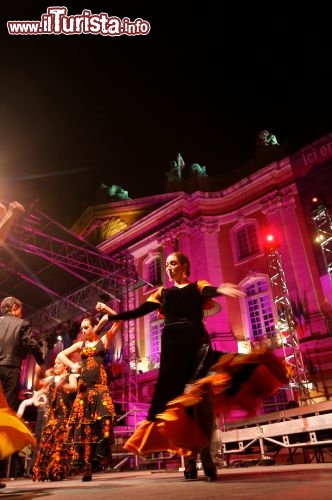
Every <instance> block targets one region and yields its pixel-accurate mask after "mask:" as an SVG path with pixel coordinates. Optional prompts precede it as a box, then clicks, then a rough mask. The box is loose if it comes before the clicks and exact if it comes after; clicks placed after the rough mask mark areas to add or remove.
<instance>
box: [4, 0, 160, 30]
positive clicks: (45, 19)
mask: <svg viewBox="0 0 332 500" xmlns="http://www.w3.org/2000/svg"><path fill="white" fill-rule="evenodd" d="M7 28H8V33H9V34H10V35H85V34H91V35H103V36H121V35H127V36H137V35H148V34H149V33H150V30H151V26H150V23H148V21H144V20H143V19H141V18H137V19H135V20H134V21H131V20H130V19H129V17H124V18H123V19H120V18H119V17H116V16H109V15H108V14H106V13H105V12H102V13H100V14H92V12H91V10H88V9H85V10H83V11H82V14H79V15H74V16H68V9H67V7H48V9H47V12H46V14H43V15H42V16H41V20H40V21H8V22H7Z"/></svg>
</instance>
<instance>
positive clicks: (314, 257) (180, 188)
mask: <svg viewBox="0 0 332 500" xmlns="http://www.w3.org/2000/svg"><path fill="white" fill-rule="evenodd" d="M195 165H196V164H195ZM331 167H332V133H331V134H328V135H327V136H325V137H323V138H321V139H320V140H318V141H316V142H314V143H312V144H310V145H308V146H307V147H305V148H303V149H301V150H299V151H298V152H296V153H293V154H290V155H287V154H286V153H285V151H283V150H282V148H281V147H280V148H279V147H278V145H274V148H273V151H272V153H271V154H269V153H268V152H267V153H266V154H261V155H258V157H257V161H252V162H251V163H248V164H247V165H244V166H243V167H241V169H238V171H236V172H233V173H228V174H227V175H220V176H215V177H210V176H209V175H207V174H206V170H205V167H203V168H204V175H192V176H190V175H188V176H187V177H181V176H180V177H178V178H176V179H173V178H171V177H170V176H168V180H167V182H166V183H165V193H163V194H160V195H157V196H149V197H142V198H138V199H130V198H128V199H124V200H118V201H112V200H111V201H109V202H103V203H101V204H95V205H92V206H90V207H89V208H87V209H86V210H85V212H84V213H83V214H82V215H81V217H80V218H79V219H78V221H77V222H76V223H75V225H74V227H73V228H72V230H73V231H74V232H75V233H76V234H78V235H79V236H80V237H82V238H85V239H87V240H88V241H89V242H90V243H93V244H94V245H96V246H98V248H99V249H100V250H101V251H102V252H104V253H106V254H107V255H109V256H114V257H115V256H118V255H120V254H121V253H122V252H126V253H129V254H130V255H131V256H133V258H134V261H135V265H136V270H137V274H138V276H139V277H140V285H141V286H137V288H135V290H134V292H133V297H132V301H131V305H133V304H135V303H136V305H138V304H139V303H141V302H142V301H144V300H145V298H146V297H147V296H148V295H149V294H150V293H151V291H152V290H153V289H154V287H156V286H158V285H160V284H163V283H166V275H165V272H164V264H163V263H164V258H165V256H166V255H167V254H168V253H169V252H171V251H172V250H181V251H182V252H184V253H185V254H187V255H188V257H189V258H190V260H191V263H192V270H191V279H192V280H196V279H202V278H204V279H207V280H208V281H210V282H211V284H213V285H218V284H219V283H221V282H235V283H238V284H239V285H240V286H241V288H242V289H243V290H244V291H245V292H246V297H245V298H243V299H240V300H234V299H227V298H225V297H221V298H219V299H217V301H218V302H219V304H220V305H221V308H222V310H221V311H220V312H219V313H217V314H214V315H210V316H207V317H206V318H205V322H206V327H207V329H208V331H209V333H210V335H211V339H212V343H213V345H214V347H215V348H216V349H218V350H220V351H236V352H237V351H240V352H245V351H247V350H248V349H250V348H251V346H252V345H255V344H257V343H269V344H270V345H271V347H273V348H274V349H276V350H277V351H278V353H279V354H280V355H281V356H285V357H287V359H288V360H289V361H290V362H291V363H294V365H295V369H296V370H297V376H298V377H299V378H298V380H299V381H300V384H302V385H303V386H305V388H306V389H307V390H308V392H307V396H303V394H302V401H301V402H302V403H304V404H306V403H308V401H310V402H312V401H314V402H315V401H317V402H319V401H322V400H326V399H329V398H330V397H331V395H332V361H330V360H331V359H332V338H331V334H332V306H331V303H332V264H331V254H332V234H331V233H332V228H331V218H330V210H329V207H330V206H331V203H332V189H331V188H332V176H331V170H332V168H331ZM181 168H182V166H181ZM196 171H197V169H196ZM316 195H317V196H319V197H320V198H319V200H318V202H316V203H314V202H313V201H312V198H313V197H314V196H316ZM317 203H318V205H317ZM317 207H318V208H317ZM319 208H322V209H323V219H324V217H325V220H323V221H322V220H321V219H320V218H319V217H318V219H317V217H316V215H317V213H318V212H319ZM318 233H322V234H321V237H323V238H325V239H324V240H320V241H318V242H316V241H315V238H316V237H317V236H318ZM268 234H273V235H274V238H275V241H276V242H277V243H273V244H272V246H271V244H268V243H267V241H268V240H267V239H266V237H267V235H268ZM271 259H272V264H271ZM273 259H274V260H273ZM278 280H279V281H278ZM278 283H279V289H278V286H276V284H277V285H278ZM166 284H167V283H166ZM115 306H116V305H115ZM125 308H126V307H124V309H125ZM285 318H286V325H285ZM282 322H284V324H282ZM280 325H281V326H280ZM161 328H162V324H161V321H160V320H158V318H157V317H156V315H154V314H151V315H148V316H146V317H144V318H140V319H138V320H137V321H136V322H134V324H133V325H132V326H131V329H130V335H131V336H132V337H133V336H134V339H135V350H134V352H133V353H132V359H130V373H131V374H133V372H134V376H133V379H132V381H133V383H134V385H135V391H134V393H135V396H134V398H137V401H140V402H143V403H144V402H145V403H148V402H149V399H150V397H151V393H152V390H153V383H154V381H155V376H156V370H157V368H158V355H159V342H160V332H161ZM132 337H131V340H132ZM120 358H121V356H120ZM120 361H121V359H120ZM295 385H296V384H295ZM121 387H123V383H122V382H121V377H118V379H116V377H115V380H114V389H113V393H114V397H115V399H118V400H119V399H120V398H121V397H123V396H121ZM300 392H301V391H300ZM284 394H285V398H284V400H283V401H284V403H285V404H286V403H287V402H288V401H289V400H290V399H301V394H300V396H299V395H298V394H297V393H296V388H295V392H294V390H293V389H292V390H290V391H288V390H286V391H285V392H284Z"/></svg>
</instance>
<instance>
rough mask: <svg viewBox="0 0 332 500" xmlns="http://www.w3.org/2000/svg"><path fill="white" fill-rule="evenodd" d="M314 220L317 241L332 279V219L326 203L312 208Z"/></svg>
mask: <svg viewBox="0 0 332 500" xmlns="http://www.w3.org/2000/svg"><path fill="white" fill-rule="evenodd" d="M311 217H312V221H313V223H314V225H315V229H316V242H317V243H318V244H319V245H320V248H321V250H322V254H323V258H324V263H325V268H326V271H327V273H328V276H329V278H330V280H331V281H332V219H331V216H330V214H329V212H328V209H327V206H326V205H325V203H319V204H318V205H317V206H316V207H315V208H314V209H313V210H312V216H311Z"/></svg>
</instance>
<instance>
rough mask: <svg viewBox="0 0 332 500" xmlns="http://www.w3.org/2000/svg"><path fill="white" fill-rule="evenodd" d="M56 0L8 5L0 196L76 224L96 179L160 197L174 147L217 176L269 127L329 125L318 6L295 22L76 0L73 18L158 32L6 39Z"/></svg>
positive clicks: (301, 139)
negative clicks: (86, 16)
mask: <svg viewBox="0 0 332 500" xmlns="http://www.w3.org/2000/svg"><path fill="white" fill-rule="evenodd" d="M52 5H56V3H54V2H53V3H52V2H50V3H45V2H30V3H28V2H23V1H21V2H13V5H6V7H5V8H4V9H5V10H2V13H1V15H0V20H1V23H0V58H1V59H0V61H1V62H0V72H1V79H0V103H1V106H0V197H1V200H2V201H5V202H8V201H11V200H13V199H19V201H21V202H23V203H24V204H26V205H28V204H30V203H33V202H34V201H36V200H38V204H37V207H38V208H39V209H40V210H42V211H43V212H45V213H46V214H47V215H49V216H51V217H52V218H54V219H55V220H57V221H59V222H61V223H62V224H65V225H68V226H69V225H71V224H72V223H73V222H74V221H75V220H76V219H77V218H78V216H79V215H80V213H81V212H82V211H83V209H84V208H85V207H86V206H87V205H88V204H89V203H90V202H92V201H93V199H94V196H95V194H96V192H97V190H98V187H99V186H100V184H101V183H102V182H104V183H106V184H108V185H111V184H118V185H120V186H122V187H124V188H125V189H127V190H128V192H129V196H130V197H131V198H137V197H141V196H147V195H151V194H160V193H162V192H163V187H164V180H165V171H166V170H167V169H168V167H169V164H170V162H171V161H172V160H175V158H176V154H177V152H181V154H182V156H183V158H184V160H185V162H186V163H187V164H191V163H193V162H198V163H200V164H201V165H205V166H206V169H207V173H208V174H209V175H221V174H222V173H223V172H225V173H226V172H228V171H229V170H231V169H234V168H236V167H237V166H239V165H241V164H243V163H244V162H246V161H248V160H250V159H251V158H252V157H253V156H254V152H255V142H256V138H257V133H258V132H259V131H260V130H262V129H267V130H269V131H270V132H272V133H273V134H275V135H276V137H277V139H278V141H279V142H280V143H284V142H285V141H286V142H287V143H289V144H291V147H293V148H296V147H300V146H302V145H305V144H307V143H308V142H311V141H312V140H315V139H318V138H319V137H321V136H322V135H324V134H326V133H328V132H331V131H332V113H331V101H332V99H331V89H332V86H331V77H330V76H329V72H330V70H329V66H330V59H331V52H332V51H331V44H332V42H331V39H330V35H329V32H330V30H329V28H328V26H326V28H325V26H324V24H325V22H326V23H327V22H328V19H329V17H328V15H327V14H326V13H325V15H324V10H323V7H322V8H321V9H320V8H319V4H317V12H315V10H314V9H313V8H312V6H311V10H310V11H309V10H308V12H306V11H304V10H303V9H304V7H303V5H301V9H302V11H301V12H296V13H295V14H291V13H290V12H285V11H284V8H281V7H278V6H277V7H278V8H279V10H276V11H275V12H274V11H273V10H272V7H270V10H269V12H268V11H267V10H265V8H263V7H261V11H260V13H258V11H259V8H258V7H256V9H254V8H253V7H252V6H250V10H244V8H243V7H240V6H239V5H234V8H233V9H234V10H233V11H231V10H225V9H224V8H223V7H222V6H221V5H218V3H217V2H213V3H212V2H206V3H205V4H203V6H202V5H199V4H197V5H198V6H197V7H194V6H193V3H192V2H179V1H177V2H173V1H169V2H155V3H151V2H133V3H131V2H126V1H122V2H119V3H117V2H98V1H93V2H92V1H91V0H86V2H73V1H71V2H68V3H67V4H65V5H66V6H67V7H68V9H69V15H74V14H76V15H77V14H81V12H82V10H83V9H90V10H91V11H92V13H94V14H99V13H100V12H106V13H108V15H109V16H118V17H119V18H121V19H122V18H123V17H129V18H130V19H131V20H134V19H136V18H142V19H144V20H147V21H148V22H149V23H150V24H151V32H150V33H149V35H147V36H136V37H126V36H119V37H103V36H100V35H95V36H93V35H72V36H65V35H59V36H56V35H41V36H12V35H9V34H8V31H7V26H6V23H7V21H8V20H40V18H41V15H42V14H43V13H45V12H46V9H47V7H50V6H52ZM62 5H63V4H62ZM195 5H196V4H195ZM204 5H206V6H204ZM256 5H257V4H256ZM263 5H264V4H262V6H263ZM265 5H266V4H265ZM315 5H316V4H315ZM186 6H187V7H188V8H186V9H185V11H179V8H182V9H183V8H184V7H186ZM212 6H213V7H212ZM217 7H218V11H215V10H214V9H217ZM248 9H249V8H248ZM219 11H220V12H219ZM325 20H326V21H325ZM317 30H318V31H317ZM315 31H316V33H315Z"/></svg>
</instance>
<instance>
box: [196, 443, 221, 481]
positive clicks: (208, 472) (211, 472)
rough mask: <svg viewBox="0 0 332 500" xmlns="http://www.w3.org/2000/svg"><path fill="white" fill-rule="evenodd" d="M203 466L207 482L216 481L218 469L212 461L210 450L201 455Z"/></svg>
mask: <svg viewBox="0 0 332 500" xmlns="http://www.w3.org/2000/svg"><path fill="white" fill-rule="evenodd" d="M200 455H201V461H202V466H203V470H204V474H205V477H206V479H207V481H216V479H217V467H216V466H215V464H214V463H213V461H212V458H211V454H210V450H207V449H204V450H202V451H201V453H200Z"/></svg>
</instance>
